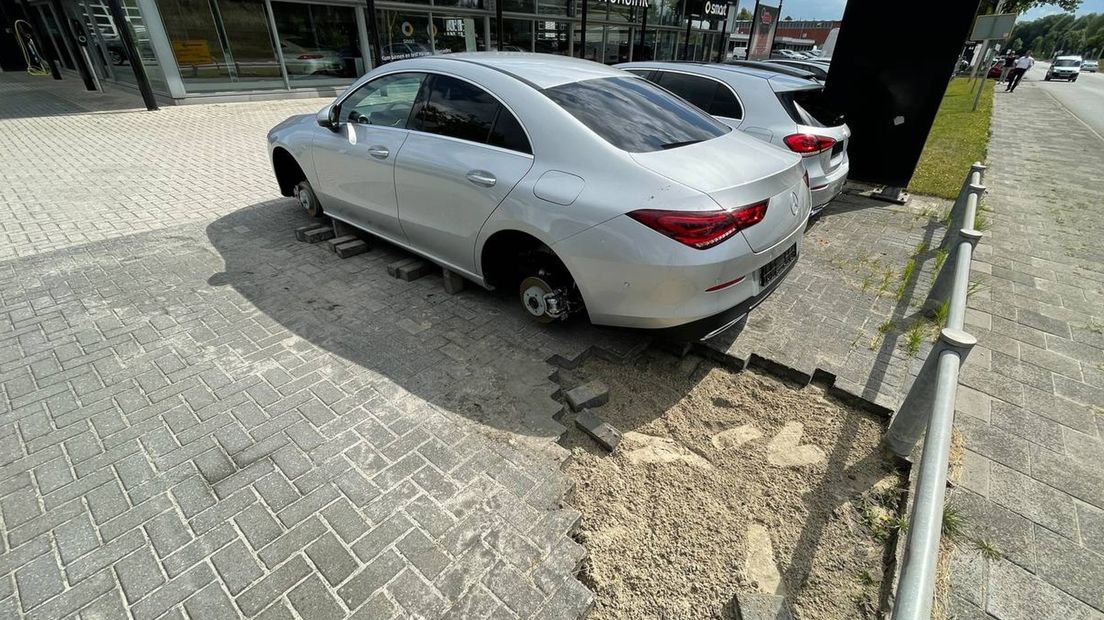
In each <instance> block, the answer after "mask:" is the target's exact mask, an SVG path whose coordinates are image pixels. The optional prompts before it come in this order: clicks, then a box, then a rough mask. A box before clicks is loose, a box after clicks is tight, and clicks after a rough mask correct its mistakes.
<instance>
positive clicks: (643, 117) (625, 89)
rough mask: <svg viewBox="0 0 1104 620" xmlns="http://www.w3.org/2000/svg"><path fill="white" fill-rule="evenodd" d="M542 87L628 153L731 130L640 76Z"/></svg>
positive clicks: (668, 146) (675, 145)
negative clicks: (547, 87)
mask: <svg viewBox="0 0 1104 620" xmlns="http://www.w3.org/2000/svg"><path fill="white" fill-rule="evenodd" d="M543 92H544V94H545V95H546V96H548V98H549V99H551V100H552V101H555V102H556V103H557V104H559V105H560V107H562V108H563V109H565V110H567V111H568V112H569V113H570V114H571V115H572V116H574V117H575V118H576V119H578V120H579V121H580V122H581V123H582V124H584V125H586V126H587V127H588V128H589V129H590V130H591V131H593V132H594V133H596V134H598V135H599V136H601V137H602V138H603V139H604V140H605V141H606V142H609V143H610V144H612V145H613V146H616V147H617V148H619V149H622V150H624V151H628V152H630V153H650V152H652V151H660V150H663V149H673V148H678V147H680V146H686V145H687V144H694V143H696V142H704V141H705V140H711V139H713V138H716V137H718V136H722V135H724V134H726V133H728V132H729V131H731V129H730V128H729V127H728V126H726V125H723V124H721V123H719V122H717V121H715V120H713V117H711V116H709V115H707V114H705V113H704V112H701V111H699V110H698V109H697V108H695V107H694V106H692V105H690V104H688V103H686V102H685V101H683V100H682V99H679V98H678V97H676V96H675V95H672V94H671V93H669V92H667V91H665V90H663V89H662V88H659V87H657V86H655V85H654V84H652V83H651V82H647V81H645V80H643V79H640V78H635V77H609V78H599V79H595V80H584V81H582V82H572V83H570V84H562V85H560V86H556V87H553V88H549V89H546V90H544V91H543Z"/></svg>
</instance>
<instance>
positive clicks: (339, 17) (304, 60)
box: [272, 1, 366, 88]
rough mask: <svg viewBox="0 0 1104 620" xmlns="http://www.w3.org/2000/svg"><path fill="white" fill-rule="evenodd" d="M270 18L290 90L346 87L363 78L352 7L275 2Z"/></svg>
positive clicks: (363, 67) (362, 66) (355, 21)
mask: <svg viewBox="0 0 1104 620" xmlns="http://www.w3.org/2000/svg"><path fill="white" fill-rule="evenodd" d="M272 17H273V19H274V20H275V22H276V36H277V40H278V41H279V44H280V53H281V55H282V56H283V63H284V69H285V70H286V71H287V76H288V82H289V84H290V85H291V87H292V88H294V87H296V86H325V85H341V84H348V83H349V82H350V81H352V80H354V79H356V78H357V77H360V76H361V75H364V72H365V69H366V68H365V66H364V57H363V55H362V54H361V50H360V36H359V31H358V24H357V19H356V10H355V9H353V7H351V6H337V5H332V4H303V3H299V2H276V1H274V2H272Z"/></svg>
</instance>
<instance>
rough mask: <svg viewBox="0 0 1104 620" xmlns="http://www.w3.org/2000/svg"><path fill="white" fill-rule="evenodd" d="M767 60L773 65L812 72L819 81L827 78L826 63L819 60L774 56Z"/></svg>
mask: <svg viewBox="0 0 1104 620" xmlns="http://www.w3.org/2000/svg"><path fill="white" fill-rule="evenodd" d="M767 62H769V63H771V64H773V65H779V66H783V67H791V68H793V69H798V70H800V71H807V72H809V73H812V74H813V77H815V78H816V79H818V80H820V81H821V82H823V81H825V80H827V79H828V67H829V65H828V63H826V62H823V61H820V60H786V59H780V58H775V59H771V60H768V61H767Z"/></svg>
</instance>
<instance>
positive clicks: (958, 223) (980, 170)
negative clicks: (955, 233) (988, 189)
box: [949, 161, 986, 230]
mask: <svg viewBox="0 0 1104 620" xmlns="http://www.w3.org/2000/svg"><path fill="white" fill-rule="evenodd" d="M985 170H986V167H985V165H984V164H982V163H981V162H979V161H975V162H974V163H973V165H971V166H970V172H969V173H967V174H966V178H965V179H963V180H962V187H961V188H960V189H959V190H958V197H957V198H955V201H954V204H953V205H951V217H950V221H951V224H950V226H949V228H950V229H951V230H958V229H959V228H973V225H974V223H973V222H972V221H970V220H967V219H966V218H965V217H963V213H962V212H963V210H964V209H966V200H967V198H968V197H969V196H970V194H972V193H976V194H978V197H979V198H980V197H981V192H984V191H985V185H984V180H985ZM975 185H976V186H978V187H980V188H981V189H980V190H978V189H975V188H974V187H973V186H975Z"/></svg>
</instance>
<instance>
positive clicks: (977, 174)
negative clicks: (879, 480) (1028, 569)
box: [885, 163, 985, 620]
mask: <svg viewBox="0 0 1104 620" xmlns="http://www.w3.org/2000/svg"><path fill="white" fill-rule="evenodd" d="M984 171H985V166H983V165H981V164H980V163H975V164H974V165H973V166H972V167H971V168H970V174H969V175H967V177H966V180H965V182H963V184H962V190H961V192H960V193H959V198H958V200H956V201H955V204H954V206H953V207H952V210H951V229H950V230H951V231H955V232H954V233H950V232H948V234H947V238H946V240H945V242H944V247H945V248H946V249H948V254H947V258H946V260H945V261H944V263H943V265H942V267H941V268H940V269H939V273H938V274H937V276H936V279H935V283H934V284H933V286H932V290H931V293H930V294H929V295H928V303H927V304H926V307H928V308H931V307H932V304H934V305H942V304H943V303H947V304H948V309H947V324H946V326H945V327H944V328H943V329H942V330H941V331H940V333H939V340H938V341H937V343H936V345H935V347H933V348H932V351H931V353H929V354H928V357H927V359H925V360H924V365H923V367H922V368H921V369H920V372H919V374H917V376H916V380H915V381H914V382H913V384H912V388H911V389H909V392H908V394H907V395H906V396H905V400H904V402H903V403H901V407H900V408H899V409H898V410H897V413H895V414H894V416H893V418H892V419H891V420H890V422H889V428H888V430H887V431H886V437H885V443H886V446H887V447H889V448H890V449H891V450H893V452H894V453H896V454H897V455H898V456H902V457H906V456H908V455H909V454H910V453H911V452H912V450H913V448H915V446H916V443H917V442H918V441H919V440H920V436H921V435H922V434H923V435H924V437H925V439H924V448H923V452H922V453H921V456H920V469H919V473H918V474H917V477H916V493H915V497H914V501H913V504H912V512H911V514H910V515H909V520H908V523H909V526H908V539H907V542H906V544H905V557H904V562H903V567H902V569H901V577H900V580H899V581H898V584H897V595H896V600H895V604H894V606H893V620H928V618H930V617H931V611H932V602H933V597H934V593H935V575H936V566H937V564H938V562H939V541H940V536H941V534H942V526H943V500H944V493H945V491H946V489H947V467H948V459H949V457H950V451H951V430H952V426H953V424H954V410H955V392H956V390H957V389H958V372H959V369H960V368H961V366H962V363H963V362H964V361H965V360H966V356H967V355H968V354H969V353H970V349H971V348H973V346H974V345H975V344H976V343H977V339H976V338H974V337H973V336H971V335H970V334H968V333H966V332H965V331H964V327H965V325H964V324H965V320H966V297H967V295H968V293H969V287H970V262H971V260H972V259H973V252H974V248H976V247H977V243H978V241H979V240H980V239H981V233H980V232H978V231H977V230H974V221H975V218H976V217H977V209H978V200H979V198H980V197H981V194H982V193H983V192H984V191H985V186H983V185H982V184H981V181H982V175H983V173H984ZM948 246H949V247H948ZM925 431H926V432H925Z"/></svg>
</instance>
